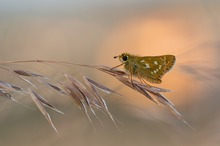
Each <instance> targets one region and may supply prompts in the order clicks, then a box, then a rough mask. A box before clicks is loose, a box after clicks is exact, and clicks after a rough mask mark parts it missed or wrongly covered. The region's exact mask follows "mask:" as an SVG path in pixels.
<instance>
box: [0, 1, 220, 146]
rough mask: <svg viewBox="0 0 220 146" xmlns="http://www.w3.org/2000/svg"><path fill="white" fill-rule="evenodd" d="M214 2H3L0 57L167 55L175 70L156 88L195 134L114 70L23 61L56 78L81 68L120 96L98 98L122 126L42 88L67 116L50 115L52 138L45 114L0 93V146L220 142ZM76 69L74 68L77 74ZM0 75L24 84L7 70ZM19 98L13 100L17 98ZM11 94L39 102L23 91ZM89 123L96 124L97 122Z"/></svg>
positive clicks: (219, 39)
mask: <svg viewBox="0 0 220 146" xmlns="http://www.w3.org/2000/svg"><path fill="white" fill-rule="evenodd" d="M219 23H220V2H218V1H214V0H213V1H212V0H211V1H210V0H209V1H208V0H194V1H191V0H189V1H188V0H186V1H172V0H121V1H118V0H110V1H103V0H93V1H89V0H62V1H61V0H37V1H28V0H20V1H16V0H1V1H0V52H1V53H0V60H1V61H7V60H29V59H45V60H56V61H68V62H74V63H81V64H91V65H93V64H104V65H107V66H116V65H118V64H119V61H118V60H115V59H113V56H115V55H119V54H121V53H123V52H128V53H131V54H135V55H140V56H150V55H162V54H173V55H175V56H176V57H177V62H176V65H175V67H174V68H173V70H172V71H171V72H169V73H168V74H167V75H165V76H164V78H163V83H162V84H160V85H158V86H159V87H163V88H167V89H170V90H172V92H169V93H166V94H165V95H166V96H167V98H168V99H170V100H171V101H172V102H173V103H174V104H175V105H176V108H177V110H178V111H179V112H180V113H181V114H182V115H183V116H184V118H185V120H186V121H188V123H189V124H190V125H191V126H192V127H194V128H195V129H196V131H193V130H191V129H190V128H189V127H187V126H186V125H185V124H184V123H183V122H181V121H180V120H178V119H176V118H175V116H173V115H172V114H171V113H170V112H169V111H168V110H167V109H166V108H163V107H159V106H157V105H155V104H154V103H152V102H150V101H148V100H147V99H146V98H145V97H144V96H142V95H140V94H139V93H137V92H135V91H132V90H131V89H129V88H127V87H125V86H123V85H122V84H121V83H119V82H118V81H116V80H115V79H114V78H112V77H111V76H108V75H106V74H103V73H101V72H98V71H95V70H92V69H86V68H82V67H75V68H74V69H73V68H71V69H70V68H66V67H60V66H56V65H48V64H38V65H36V64H32V65H30V64H25V65H24V64H23V66H27V67H28V66H29V67H31V68H34V69H36V70H40V71H41V72H44V73H47V74H50V75H51V76H53V77H54V78H58V79H59V77H60V74H61V71H62V72H67V73H70V74H73V75H74V76H76V77H77V78H79V80H80V79H81V76H82V75H81V74H80V73H82V74H84V75H86V76H88V77H90V78H92V79H94V80H96V81H97V82H100V83H102V84H105V85H106V86H108V87H110V88H111V89H114V90H115V91H117V92H119V93H120V94H123V95H124V96H123V97H120V96H116V95H104V98H105V99H106V102H107V104H108V106H109V109H110V111H111V113H112V114H113V115H114V116H115V118H117V119H118V121H120V122H121V123H122V124H120V122H117V123H118V126H119V128H120V129H121V132H119V131H118V130H117V128H116V127H115V125H114V124H113V123H112V121H111V120H110V119H109V117H107V116H106V115H104V114H103V113H101V112H100V113H98V116H99V117H100V119H101V120H102V121H103V123H104V127H103V126H101V124H100V123H98V121H97V120H94V121H95V122H94V126H92V125H91V123H90V122H89V121H88V119H87V118H86V116H85V115H84V114H83V112H82V111H80V110H79V109H78V108H77V106H76V104H74V102H73V100H72V99H69V98H66V97H61V96H59V95H58V94H53V93H50V92H48V91H46V90H44V89H42V91H41V92H42V94H44V95H46V96H47V99H48V100H49V101H50V102H52V103H53V104H54V105H56V107H57V108H59V109H60V110H62V111H64V112H65V115H64V116H63V115H59V114H56V113H54V112H50V114H51V117H52V120H53V121H54V124H55V126H56V127H57V129H58V131H59V132H60V135H61V136H58V135H57V134H56V133H55V132H54V131H53V129H52V128H51V126H50V125H49V124H48V122H47V121H46V119H45V118H44V117H43V116H42V115H41V113H40V112H39V111H38V110H36V111H33V110H30V109H28V108H26V107H24V106H22V105H19V104H16V103H14V102H12V101H10V100H6V99H4V98H0V101H1V103H0V145H7V146H13V145H22V146H26V145H33V146H35V145H36V146H37V145H41V146H48V145H53V146H60V145H64V146H71V145H78V146H86V145H91V146H93V145H94V146H103V145H106V146H112V145H114V146H119V145H120V146H121V145H127V146H133V145H138V146H146V145H151V146H152V145H153V146H154V145H155V146H159V145H164V146H185V145H189V146H190V145H192V146H193V145H200V146H218V145H219V143H220V135H219V133H220V114H219V110H220V106H219V103H220V97H219V95H220V91H219V87H220V84H219V83H220V82H219V81H220V79H219V78H220V74H219V73H220V65H219V55H220V50H219V49H220V35H219V34H220V33H219V32H220V24H219ZM79 72H80V73H79ZM0 74H1V79H0V80H4V81H11V82H13V83H20V82H19V81H18V80H14V78H13V77H11V76H9V75H8V73H7V72H6V71H4V70H1V71H0ZM15 97H16V96H15ZM17 99H18V100H19V101H21V102H22V103H25V104H27V105H29V106H31V107H35V105H34V104H33V102H32V101H31V99H29V98H28V97H25V98H24V97H22V96H18V97H17ZM93 127H94V128H93Z"/></svg>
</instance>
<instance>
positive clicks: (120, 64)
mask: <svg viewBox="0 0 220 146" xmlns="http://www.w3.org/2000/svg"><path fill="white" fill-rule="evenodd" d="M123 64H124V63H122V64H119V65H117V66H115V67H112V68H111V70H113V69H115V68H118V67H120V66H122V65H123Z"/></svg>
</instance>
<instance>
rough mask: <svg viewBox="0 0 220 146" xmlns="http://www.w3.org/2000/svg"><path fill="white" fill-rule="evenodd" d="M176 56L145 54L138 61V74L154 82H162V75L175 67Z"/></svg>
mask: <svg viewBox="0 0 220 146" xmlns="http://www.w3.org/2000/svg"><path fill="white" fill-rule="evenodd" d="M174 63H175V56H173V55H163V56H145V57H140V58H139V61H138V63H137V64H138V70H137V76H138V77H139V78H143V79H146V80H147V81H149V82H152V83H161V78H162V76H163V75H164V74H165V73H167V72H168V71H169V70H171V68H172V67H173V65H174Z"/></svg>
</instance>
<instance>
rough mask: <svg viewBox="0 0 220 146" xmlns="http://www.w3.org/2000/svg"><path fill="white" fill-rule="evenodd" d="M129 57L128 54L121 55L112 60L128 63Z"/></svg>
mask: <svg viewBox="0 0 220 146" xmlns="http://www.w3.org/2000/svg"><path fill="white" fill-rule="evenodd" d="M129 56H130V55H129V54H128V53H122V54H121V55H119V56H115V57H114V58H119V60H120V61H121V62H122V63H125V62H126V61H128V59H129Z"/></svg>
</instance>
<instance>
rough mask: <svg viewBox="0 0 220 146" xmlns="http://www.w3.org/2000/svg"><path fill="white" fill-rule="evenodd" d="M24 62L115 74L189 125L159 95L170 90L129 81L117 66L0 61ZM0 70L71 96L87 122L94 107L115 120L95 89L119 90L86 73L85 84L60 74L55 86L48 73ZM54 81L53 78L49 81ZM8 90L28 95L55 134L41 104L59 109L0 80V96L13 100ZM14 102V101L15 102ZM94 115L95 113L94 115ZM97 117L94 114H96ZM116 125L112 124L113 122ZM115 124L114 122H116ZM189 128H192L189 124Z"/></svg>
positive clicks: (171, 105) (39, 97)
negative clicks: (46, 74) (63, 78)
mask: <svg viewBox="0 0 220 146" xmlns="http://www.w3.org/2000/svg"><path fill="white" fill-rule="evenodd" d="M28 62H32V63H33V62H37V63H52V64H59V65H67V66H71V67H75V66H84V67H89V68H93V69H97V70H99V71H102V72H104V73H107V74H109V75H111V76H113V77H115V78H116V79H117V80H118V81H120V82H121V83H122V84H124V85H126V86H128V87H129V88H131V89H132V90H136V91H137V92H139V93H140V94H142V95H144V96H145V97H147V98H148V99H149V100H151V101H153V102H154V103H156V104H158V105H163V106H165V107H167V108H168V109H169V110H170V111H171V112H172V113H173V114H174V115H175V116H176V117H177V118H178V119H180V120H182V121H183V122H184V123H186V124H187V125H188V126H189V127H191V126H190V125H189V124H188V123H187V122H186V121H185V120H184V119H183V117H182V115H181V114H180V113H179V112H178V111H177V110H176V109H175V107H174V104H173V103H172V102H171V101H169V100H168V99H167V98H166V97H165V96H164V95H162V93H163V92H170V90H167V89H163V88H158V87H154V86H151V85H148V84H146V83H142V82H140V81H137V80H134V79H132V81H131V80H130V79H129V74H128V73H126V72H124V71H122V70H119V69H112V68H111V67H108V66H103V65H94V66H91V65H84V64H75V63H69V62H59V61H45V60H26V61H6V62H0V65H4V66H5V65H7V64H17V63H28ZM0 69H4V70H7V71H10V72H11V73H13V74H14V75H15V76H16V77H18V78H20V79H21V80H23V81H25V82H27V83H28V84H30V85H31V86H32V87H34V88H35V89H37V86H36V85H35V84H34V83H33V82H31V81H30V80H29V79H30V78H34V79H36V81H38V83H40V84H42V85H44V86H45V87H48V88H51V89H53V90H54V91H56V92H58V93H60V94H61V95H64V96H69V97H71V98H72V99H74V101H75V103H76V104H77V105H78V106H79V108H80V109H82V110H83V111H84V113H85V114H86V116H87V117H88V119H89V121H90V122H92V120H91V118H90V115H89V111H90V112H92V113H93V115H95V116H96V113H95V111H94V108H95V109H98V110H101V111H103V112H104V113H106V114H107V115H108V116H109V117H110V118H111V120H112V121H113V122H114V123H115V118H114V117H113V116H112V114H111V113H110V111H109V109H108V106H107V104H106V102H105V100H104V98H103V97H102V96H101V95H100V93H99V91H102V92H105V93H107V94H111V93H113V94H116V95H119V96H121V95H120V94H119V93H117V92H115V91H114V90H112V89H110V88H108V87H106V86H104V85H103V84H100V83H98V82H96V81H94V80H92V79H90V78H88V77H86V76H83V80H84V83H85V85H86V86H84V85H83V84H82V83H81V82H79V81H78V80H77V79H76V78H75V77H73V76H71V75H68V74H64V76H65V77H66V79H67V81H66V82H64V83H60V82H59V81H58V83H59V85H55V84H53V83H51V82H50V80H53V79H51V78H50V77H48V76H44V75H41V74H38V73H34V72H30V71H24V70H21V69H19V70H18V69H16V70H15V69H10V70H9V69H7V68H5V67H1V66H0ZM53 81H54V80H53ZM9 92H18V93H22V94H23V93H25V94H29V95H31V97H32V99H33V101H34V102H35V104H36V105H37V107H38V108H39V110H40V111H41V113H42V114H43V115H44V117H45V118H46V119H47V120H48V122H49V123H50V125H51V126H52V127H53V129H54V130H55V131H56V132H57V133H58V131H57V129H56V128H55V126H54V124H53V122H52V120H51V118H50V115H49V114H48V112H47V111H46V110H45V108H44V106H46V107H48V108H51V109H52V110H54V111H56V112H58V113H60V114H64V113H63V112H61V111H59V110H58V109H57V108H55V107H54V106H53V105H51V104H50V103H49V102H48V101H47V100H46V99H45V98H43V97H42V96H41V95H40V94H38V93H37V92H35V91H34V90H32V89H30V87H29V88H28V91H26V90H25V89H23V88H22V87H20V86H16V85H14V84H11V83H8V82H5V81H1V80H0V96H2V97H4V98H8V99H11V100H13V101H16V100H15V99H14V98H12V96H11V94H10V93H9ZM16 102H17V101H16ZM96 117H97V116H96ZM97 118H98V117H97ZM115 125H116V123H115ZM116 126H117V125H116ZM191 128H192V127H191Z"/></svg>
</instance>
